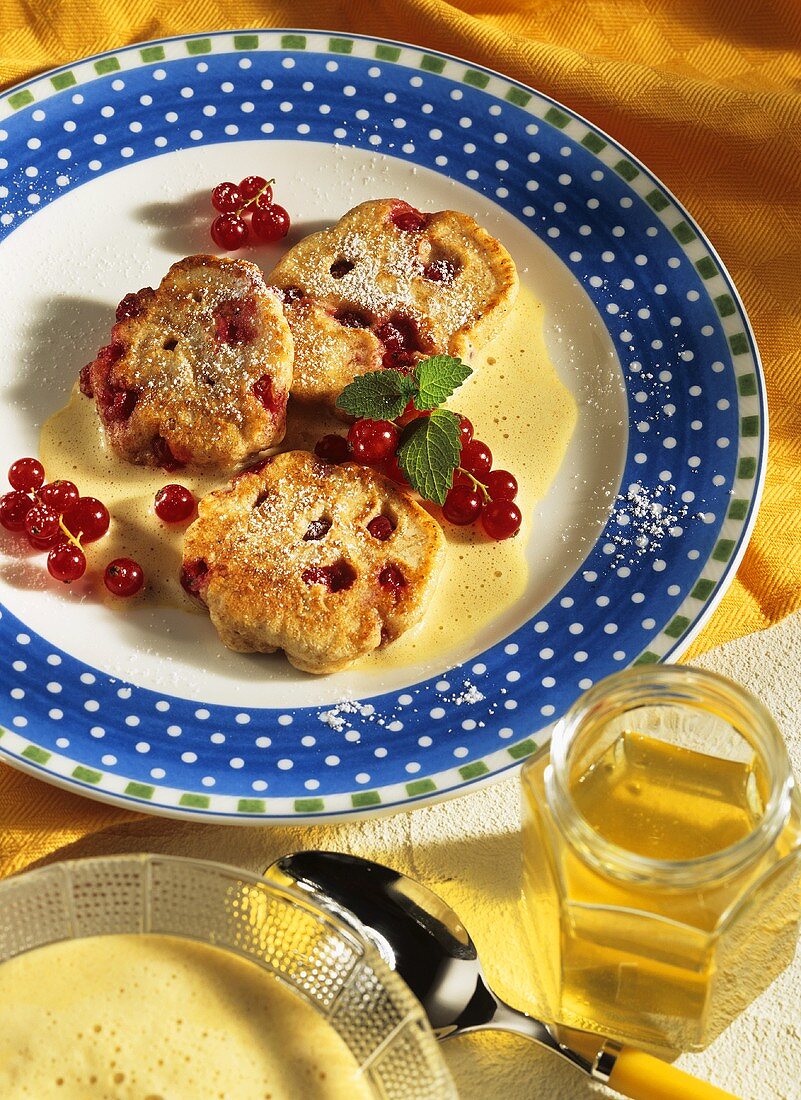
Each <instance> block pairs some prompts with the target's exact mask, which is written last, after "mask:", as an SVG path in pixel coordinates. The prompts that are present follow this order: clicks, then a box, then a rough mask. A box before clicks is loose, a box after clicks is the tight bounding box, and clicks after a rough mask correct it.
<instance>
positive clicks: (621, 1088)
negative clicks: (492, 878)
mask: <svg viewBox="0 0 801 1100" xmlns="http://www.w3.org/2000/svg"><path fill="white" fill-rule="evenodd" d="M265 877H266V878H268V879H271V880H272V881H274V882H276V883H278V884H280V885H282V886H286V887H290V888H291V889H294V890H298V891H301V892H302V893H304V894H305V895H306V896H307V897H308V898H309V899H310V900H311V901H313V902H316V903H317V904H318V905H322V906H324V907H326V908H328V910H329V911H333V912H334V913H335V914H336V916H338V917H339V918H340V920H342V921H343V922H345V923H347V924H350V925H351V927H353V928H354V930H355V931H356V932H357V933H358V934H359V935H361V936H363V937H364V938H365V939H367V940H368V941H369V942H371V943H372V944H373V945H374V946H375V947H376V949H377V950H378V952H379V954H380V955H381V957H382V958H383V960H384V962H385V963H387V965H388V966H389V967H390V968H391V969H392V970H395V971H397V973H398V974H400V976H401V977H402V978H403V980H404V981H405V983H406V985H407V986H408V987H409V988H410V989H411V991H412V993H414V995H415V996H416V997H417V999H418V1001H419V1002H420V1004H421V1005H422V1006H423V1009H424V1010H425V1013H426V1015H427V1016H428V1019H429V1022H430V1024H431V1027H432V1028H433V1030H434V1034H435V1035H436V1036H437V1038H439V1039H447V1038H449V1037H450V1036H453V1035H463V1034H465V1033H467V1032H472V1031H486V1030H495V1031H511V1032H514V1033H516V1034H518V1035H523V1036H525V1037H526V1038H528V1039H531V1040H532V1041H533V1042H535V1043H538V1044H539V1045H540V1046H541V1047H545V1048H546V1049H547V1050H550V1051H553V1053H554V1054H557V1055H559V1057H560V1058H563V1059H564V1060H565V1061H567V1062H570V1064H571V1065H573V1066H575V1067H576V1068H577V1069H579V1070H580V1071H581V1072H582V1073H584V1074H586V1075H587V1076H588V1077H590V1078H592V1079H593V1080H594V1081H600V1082H602V1083H603V1084H605V1085H609V1086H610V1087H611V1088H614V1089H616V1090H617V1091H618V1092H619V1093H621V1094H622V1095H624V1096H628V1097H631V1098H632V1100H735V1098H734V1097H732V1096H730V1094H729V1093H726V1092H723V1091H722V1090H721V1089H718V1088H716V1087H715V1086H714V1085H710V1084H708V1083H707V1082H706V1081H699V1080H697V1079H696V1078H694V1077H691V1076H690V1075H689V1074H686V1073H683V1072H682V1071H681V1070H679V1069H677V1068H676V1067H675V1066H671V1065H667V1064H666V1063H665V1062H662V1061H660V1060H659V1059H658V1058H655V1057H653V1055H650V1054H646V1053H644V1052H643V1051H639V1050H634V1049H632V1048H630V1047H621V1045H620V1044H619V1043H617V1042H616V1041H615V1040H613V1039H607V1038H604V1036H602V1035H596V1034H594V1033H593V1032H590V1031H578V1030H576V1029H575V1028H567V1027H564V1026H562V1025H558V1026H557V1025H554V1024H548V1023H544V1022H543V1021H542V1020H538V1019H537V1018H536V1017H534V1016H529V1015H528V1013H526V1012H520V1011H518V1010H517V1009H515V1008H512V1007H511V1005H508V1004H506V1002H505V1001H502V1000H501V998H500V997H498V995H497V994H496V993H494V992H493V991H492V989H491V988H490V986H489V983H488V982H487V979H486V977H485V976H484V971H483V970H482V968H481V962H480V961H479V958H478V952H477V951H476V947H475V944H474V943H473V940H472V939H471V937H470V934H469V933H468V931H467V929H466V928H465V926H464V925H463V924H462V922H461V920H460V919H459V915H458V914H457V913H456V912H454V910H453V909H451V907H450V906H449V905H447V904H446V902H444V901H443V899H442V898H441V897H439V896H438V895H437V894H435V893H434V892H433V891H432V890H429V889H428V888H427V887H425V886H423V885H422V884H421V883H419V882H417V881H416V880H415V879H412V878H409V877H408V875H403V874H401V873H400V872H399V871H394V870H392V868H390V867H385V866H384V865H383V864H381V863H374V862H372V861H371V860H368V859H361V858H360V857H358V856H352V855H346V854H343V853H340V852H314V851H307V852H295V853H294V854H292V855H287V856H283V857H282V858H281V859H279V860H276V862H275V863H273V864H272V865H271V866H270V867H268V868H267V870H266V871H265Z"/></svg>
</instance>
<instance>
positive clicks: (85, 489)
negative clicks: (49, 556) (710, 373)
mask: <svg viewBox="0 0 801 1100" xmlns="http://www.w3.org/2000/svg"><path fill="white" fill-rule="evenodd" d="M542 326H543V308H542V306H541V304H540V303H539V302H537V301H536V300H535V299H534V298H533V296H532V295H531V294H530V293H528V292H526V291H525V290H521V293H520V297H519V299H518V302H517V305H516V306H515V311H514V314H513V316H512V319H511V321H510V323H509V324H508V325H507V327H506V329H505V330H504V332H503V333H502V334H501V335H500V336H499V337H498V338H497V339H496V340H495V341H494V342H493V343H492V344H491V345H490V346H489V347H488V348H487V349H485V351H484V352H482V353H481V354H480V355H479V356H478V357H477V359H476V361H475V362H474V363H473V368H474V374H473V375H472V376H471V377H470V378H469V379H468V380H467V382H466V383H465V384H464V385H463V386H461V387H460V388H459V389H458V390H457V391H456V393H455V394H454V395H453V397H452V399H451V400H450V402H449V406H450V407H451V408H453V409H454V410H455V411H457V412H461V413H464V414H465V415H466V416H468V417H469V418H470V420H472V422H473V425H474V427H475V433H476V436H477V437H478V438H480V439H483V440H484V441H485V442H486V443H488V444H489V446H490V449H491V450H492V454H493V458H494V466H495V468H500V469H507V470H511V471H512V472H513V473H514V474H515V476H516V477H517V480H518V483H519V486H520V491H519V494H518V503H519V505H520V508H521V510H522V512H523V516H524V522H523V527H522V530H521V532H520V534H519V535H517V536H516V537H515V538H513V539H509V540H507V541H505V542H491V541H490V540H488V539H487V537H486V536H485V535H484V533H483V529H482V528H481V527H480V525H476V526H471V527H462V528H458V527H452V526H451V525H450V524H445V525H444V526H445V531H446V535H447V540H448V552H447V559H446V563H445V568H444V571H443V575H442V578H441V580H440V583H439V586H438V589H437V592H436V595H435V597H434V599H433V601H432V603H431V606H430V607H429V608H428V610H427V612H426V615H425V618H424V619H423V622H422V623H421V624H420V625H419V626H418V627H417V628H415V629H414V630H412V631H410V632H409V633H408V634H406V635H404V636H402V637H401V638H400V639H399V640H398V641H396V642H395V643H394V644H393V645H391V646H388V647H387V648H386V649H383V650H380V651H377V652H375V653H373V654H371V655H370V656H369V657H367V658H365V659H363V660H362V661H360V662H359V667H360V668H362V669H363V670H366V671H367V670H370V669H375V670H376V671H377V672H378V671H380V670H381V669H385V668H393V667H403V666H405V665H410V664H416V663H417V662H419V661H422V660H425V659H426V658H428V657H430V656H434V655H441V654H442V653H443V652H444V651H447V650H448V649H449V648H451V647H453V646H455V645H457V644H459V643H463V642H464V640H465V639H467V638H469V637H471V636H472V635H473V634H475V632H476V631H477V630H478V629H480V627H481V626H482V625H483V624H485V623H487V622H490V621H491V620H493V619H494V618H496V617H497V616H498V615H499V614H501V613H502V612H503V611H504V610H505V609H506V608H508V607H511V606H512V605H513V604H514V603H515V602H516V601H517V600H518V599H519V598H520V597H521V596H522V594H523V592H524V590H525V586H526V580H527V575H528V567H527V564H526V558H525V546H526V542H527V540H528V538H529V536H530V534H531V530H530V521H529V519H527V518H526V517H530V515H531V513H532V511H533V506H534V503H535V501H537V500H539V499H540V498H541V497H542V496H544V495H545V493H546V492H547V490H548V487H549V486H550V484H551V482H552V481H553V479H554V477H555V476H556V473H557V471H558V469H559V466H560V464H561V462H562V459H563V457H564V454H565V451H566V449H567V445H568V443H569V442H570V437H571V435H572V434H573V429H574V427H575V424H576V417H577V410H576V404H575V401H574V400H573V397H572V395H571V394H570V392H569V391H568V390H567V389H566V388H565V386H564V385H563V384H562V382H561V381H560V379H559V377H558V375H557V373H556V371H555V370H554V367H553V365H552V364H551V362H550V360H549V358H548V354H547V351H546V348H545V343H544V341H543V336H542ZM342 430H343V425H342V422H341V421H338V420H336V419H335V418H333V417H331V416H328V415H326V414H324V413H320V412H319V411H314V412H310V411H309V410H304V409H303V408H302V407H300V408H299V407H298V406H296V405H294V404H290V408H289V417H288V428H287V436H286V439H285V441H284V443H283V445H282V448H281V449H282V450H290V449H292V448H305V449H308V450H312V449H313V447H314V444H315V442H316V441H317V440H318V439H319V438H320V437H321V436H322V435H324V434H325V433H326V432H329V431H340V432H341V431H342ZM39 453H40V456H41V459H42V461H43V462H44V464H45V468H46V470H47V472H48V477H66V478H70V479H71V480H74V481H75V482H76V483H77V485H78V487H79V489H80V491H81V493H82V494H83V495H85V496H86V495H91V496H97V497H99V498H100V499H101V500H103V501H104V502H105V503H106V504H107V506H108V508H109V511H110V512H111V515H112V523H111V528H110V530H109V533H108V535H106V537H105V538H103V539H102V540H101V541H100V542H98V543H93V544H91V545H90V546H88V547H87V558H88V564H89V569H90V570H91V571H92V572H93V573H95V574H96V575H97V576H98V577H100V576H101V575H102V570H103V566H104V564H105V563H106V562H107V561H110V560H111V559H112V558H114V557H132V558H135V559H136V560H137V561H138V562H139V563H140V564H141V565H142V567H143V569H144V571H145V576H146V578H147V584H146V588H145V589H144V591H143V592H142V594H141V595H140V596H138V597H136V598H135V599H133V600H118V599H115V598H114V597H112V596H109V595H108V594H107V593H106V591H105V589H104V587H103V585H102V583H98V584H97V585H96V586H95V587H96V591H97V594H98V597H100V598H103V599H104V600H105V601H106V603H107V605H108V606H109V607H110V608H113V609H114V610H116V611H131V610H135V609H136V608H137V607H140V608H141V607H142V606H144V605H147V604H148V603H149V604H151V605H154V604H155V605H160V606H165V605H166V606H174V607H180V608H182V609H184V610H186V611H187V612H188V613H195V614H203V612H198V610H197V608H196V607H195V606H194V605H193V604H192V602H191V601H190V600H189V598H188V597H187V596H185V595H184V593H183V590H182V589H181V587H180V584H179V583H178V572H179V568H180V560H181V541H182V536H183V531H184V529H185V528H184V526H183V525H178V526H177V527H171V526H167V525H165V524H163V523H161V522H160V521H159V520H158V519H157V518H156V516H155V514H154V512H153V497H154V495H155V493H156V491H157V490H158V489H159V488H160V487H161V486H162V485H165V484H166V483H167V482H169V481H179V482H181V484H183V485H186V486H187V487H188V488H190V489H192V491H193V492H194V493H195V494H196V495H197V496H200V495H202V494H203V493H206V492H208V491H209V490H210V489H213V488H216V487H217V486H219V485H220V484H221V481H220V478H219V476H218V475H213V474H212V475H197V474H192V473H190V472H188V471H185V470H181V471H179V472H178V473H176V474H166V473H165V472H164V471H163V470H152V469H148V468H144V467H137V466H131V465H129V464H128V463H126V462H123V461H122V460H121V459H119V458H117V457H116V456H115V455H114V454H113V453H112V452H111V451H109V450H108V449H107V448H106V447H105V445H104V441H103V433H102V429H101V427H100V424H99V421H98V417H97V414H96V412H95V408H94V402H93V401H89V400H87V398H85V397H83V396H81V394H80V393H79V392H78V390H77V387H76V389H75V390H74V392H73V394H72V396H71V398H70V400H69V403H68V404H67V405H66V406H65V407H64V408H63V409H61V410H60V411H59V412H58V413H56V414H55V415H54V416H53V417H51V418H50V420H48V421H47V423H46V424H45V425H44V428H43V429H42V435H41V440H40V447H39ZM431 511H432V514H434V515H435V516H437V518H441V515H440V512H439V509H438V508H436V507H435V506H432V508H431ZM207 629H209V630H213V627H212V626H211V625H210V624H209V625H208V627H207Z"/></svg>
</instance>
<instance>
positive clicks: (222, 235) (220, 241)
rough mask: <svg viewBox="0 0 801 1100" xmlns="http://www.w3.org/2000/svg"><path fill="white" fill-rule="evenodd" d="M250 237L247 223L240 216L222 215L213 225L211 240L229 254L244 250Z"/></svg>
mask: <svg viewBox="0 0 801 1100" xmlns="http://www.w3.org/2000/svg"><path fill="white" fill-rule="evenodd" d="M249 237H250V231H249V230H248V227H247V222H246V221H244V219H243V218H240V216H239V215H238V214H220V216H219V218H215V219H214V221H213V222H212V223H211V239H212V240H213V241H214V243H215V244H216V245H217V247H218V248H224V249H225V250H226V251H227V252H236V250H237V249H238V248H242V247H243V245H245V244H247V242H248V238H249Z"/></svg>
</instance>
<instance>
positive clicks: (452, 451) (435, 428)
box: [397, 409, 461, 504]
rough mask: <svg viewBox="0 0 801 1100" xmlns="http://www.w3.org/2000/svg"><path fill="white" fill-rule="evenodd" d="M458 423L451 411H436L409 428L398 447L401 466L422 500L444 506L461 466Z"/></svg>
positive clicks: (416, 421)
mask: <svg viewBox="0 0 801 1100" xmlns="http://www.w3.org/2000/svg"><path fill="white" fill-rule="evenodd" d="M460 454H461V441H460V437H459V419H458V417H457V416H456V415H455V413H452V412H450V410H448V409H434V411H433V412H432V413H431V416H422V417H420V418H419V419H417V420H413V421H412V422H411V424H409V425H408V426H407V427H406V429H405V431H404V433H403V436H402V437H401V442H400V446H399V447H398V451H397V455H398V465H399V466H400V468H401V469H402V470H403V472H404V474H406V477H407V478H408V481H409V484H410V485H411V486H412V488H413V489H416V490H417V492H418V493H419V494H420V496H421V497H425V499H426V500H433V501H434V502H435V503H436V504H444V503H445V497H446V496H447V493H448V490H449V489H450V487H451V486H452V485H453V471H454V470H455V469H456V467H457V466H458V465H459V455H460Z"/></svg>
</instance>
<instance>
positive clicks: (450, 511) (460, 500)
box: [442, 485, 482, 527]
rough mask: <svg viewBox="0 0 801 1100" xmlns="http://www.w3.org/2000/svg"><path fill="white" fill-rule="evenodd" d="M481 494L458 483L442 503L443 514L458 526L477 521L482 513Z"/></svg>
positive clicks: (449, 521)
mask: <svg viewBox="0 0 801 1100" xmlns="http://www.w3.org/2000/svg"><path fill="white" fill-rule="evenodd" d="M481 505H482V500H481V494H480V493H478V492H477V491H476V490H475V489H471V488H469V487H468V486H467V485H457V487H456V488H455V489H451V490H449V492H448V495H447V496H446V497H445V503H444V504H443V505H442V514H443V516H444V517H445V519H446V520H447V521H448V523H453V524H455V525H456V526H457V527H466V526H467V525H468V523H475V521H476V520H477V519H478V517H479V516H480V515H481Z"/></svg>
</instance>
